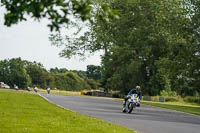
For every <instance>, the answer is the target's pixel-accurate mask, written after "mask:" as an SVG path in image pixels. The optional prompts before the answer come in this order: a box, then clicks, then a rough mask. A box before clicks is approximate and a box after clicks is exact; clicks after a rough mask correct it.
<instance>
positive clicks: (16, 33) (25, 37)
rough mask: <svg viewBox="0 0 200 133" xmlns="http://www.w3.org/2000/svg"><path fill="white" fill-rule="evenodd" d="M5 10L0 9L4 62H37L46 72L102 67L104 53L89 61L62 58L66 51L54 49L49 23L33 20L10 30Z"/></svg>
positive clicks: (1, 45) (0, 46)
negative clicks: (5, 19)
mask: <svg viewBox="0 0 200 133" xmlns="http://www.w3.org/2000/svg"><path fill="white" fill-rule="evenodd" d="M4 12H5V10H4V9H2V7H0V49H1V52H0V60H4V59H11V58H18V57H21V58H22V59H23V60H28V61H36V62H40V63H41V64H43V65H44V67H45V68H46V69H48V70H49V69H50V68H55V67H58V68H67V69H70V70H86V67H87V65H90V64H93V65H100V54H98V53H97V54H95V55H93V56H90V57H89V58H87V59H86V60H85V61H80V60H79V59H78V58H73V59H70V60H67V59H65V58H61V57H59V55H58V53H59V52H60V51H61V50H62V49H59V48H57V47H55V46H51V43H50V42H49V40H48V36H49V34H50V30H49V28H48V27H47V24H48V20H42V21H41V22H37V21H34V20H31V19H29V20H28V21H25V22H20V23H19V24H17V25H13V26H11V27H6V26H4V25H3V22H4V20H3V14H4ZM69 32H70V31H69Z"/></svg>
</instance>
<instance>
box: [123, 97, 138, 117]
mask: <svg viewBox="0 0 200 133" xmlns="http://www.w3.org/2000/svg"><path fill="white" fill-rule="evenodd" d="M139 106H140V99H139V96H138V94H132V95H131V96H129V98H128V100H127V101H126V103H125V101H124V102H123V112H124V113H126V112H127V113H131V112H132V111H133V109H134V108H136V107H139Z"/></svg>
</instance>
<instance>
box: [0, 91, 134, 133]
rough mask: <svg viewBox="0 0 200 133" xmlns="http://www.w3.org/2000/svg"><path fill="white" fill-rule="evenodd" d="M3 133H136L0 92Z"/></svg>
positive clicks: (22, 94) (43, 102) (27, 96)
mask: <svg viewBox="0 0 200 133" xmlns="http://www.w3.org/2000/svg"><path fill="white" fill-rule="evenodd" d="M0 133H133V131H131V130H129V129H126V128H124V127H121V126H118V125H115V124H111V123H108V122H104V121H102V120H99V119H96V118H93V117H88V116H85V115H81V114H78V113H75V112H72V111H69V110H65V109H63V108H60V107H58V106H55V105H53V104H51V103H49V102H47V101H46V100H44V99H43V98H41V97H40V96H38V95H34V94H29V93H25V92H22V91H14V90H2V89H0Z"/></svg>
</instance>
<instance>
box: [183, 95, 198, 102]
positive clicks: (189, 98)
mask: <svg viewBox="0 0 200 133" xmlns="http://www.w3.org/2000/svg"><path fill="white" fill-rule="evenodd" d="M183 100H184V101H185V102H191V103H200V97H194V96H186V97H185V98H184V99H183Z"/></svg>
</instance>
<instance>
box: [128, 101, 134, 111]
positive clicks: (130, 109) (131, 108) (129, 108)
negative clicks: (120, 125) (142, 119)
mask: <svg viewBox="0 0 200 133" xmlns="http://www.w3.org/2000/svg"><path fill="white" fill-rule="evenodd" d="M133 108H135V104H134V103H127V112H128V113H131V112H132V111H133Z"/></svg>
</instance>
